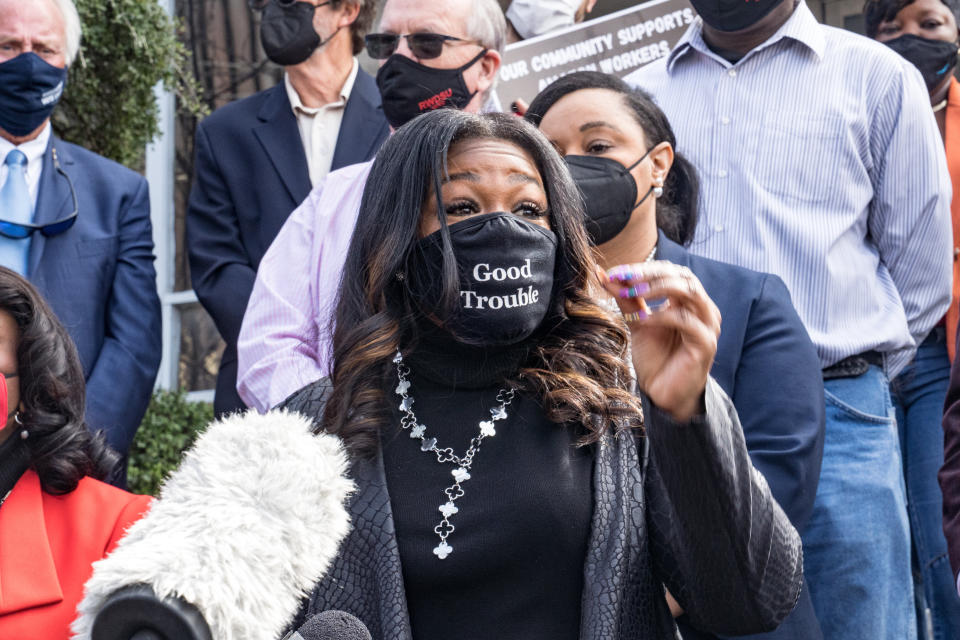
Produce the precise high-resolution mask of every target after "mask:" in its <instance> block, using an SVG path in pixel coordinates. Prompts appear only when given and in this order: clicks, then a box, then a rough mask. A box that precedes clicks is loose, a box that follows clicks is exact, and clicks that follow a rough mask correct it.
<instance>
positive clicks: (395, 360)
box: [393, 351, 403, 364]
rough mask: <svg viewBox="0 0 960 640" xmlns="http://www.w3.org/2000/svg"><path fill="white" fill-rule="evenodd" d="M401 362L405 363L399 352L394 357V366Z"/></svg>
mask: <svg viewBox="0 0 960 640" xmlns="http://www.w3.org/2000/svg"><path fill="white" fill-rule="evenodd" d="M401 362H403V356H402V355H400V352H399V351H397V355H395V356H393V364H400V363H401Z"/></svg>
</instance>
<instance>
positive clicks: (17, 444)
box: [0, 432, 30, 505]
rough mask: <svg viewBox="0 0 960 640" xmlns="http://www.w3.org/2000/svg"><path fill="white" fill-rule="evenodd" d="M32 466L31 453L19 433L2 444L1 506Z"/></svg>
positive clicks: (0, 472) (0, 447)
mask: <svg viewBox="0 0 960 640" xmlns="http://www.w3.org/2000/svg"><path fill="white" fill-rule="evenodd" d="M29 466H30V453H29V452H28V451H27V447H26V445H25V444H24V443H23V440H21V439H20V434H19V433H17V432H14V433H11V434H10V435H9V437H7V439H6V440H4V441H3V442H0V505H2V503H3V501H4V499H5V498H6V496H7V494H8V493H9V492H10V491H11V490H12V489H13V487H14V485H16V484H17V481H18V480H20V477H21V476H22V475H23V474H24V472H25V471H26V470H27V468H28V467H29Z"/></svg>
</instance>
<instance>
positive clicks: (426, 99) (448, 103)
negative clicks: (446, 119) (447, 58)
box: [377, 49, 487, 129]
mask: <svg viewBox="0 0 960 640" xmlns="http://www.w3.org/2000/svg"><path fill="white" fill-rule="evenodd" d="M486 53H487V50H486V49H484V50H483V51H481V52H480V53H478V54H477V55H476V56H475V57H474V58H473V59H472V60H471V61H470V62H468V63H467V64H465V65H463V66H462V67H457V68H456V69H434V68H433V67H425V66H423V65H422V64H419V63H418V62H415V61H414V60H411V59H410V58H408V57H406V56H402V55H400V54H397V53H395V54H393V55H392V56H390V58H389V59H388V60H387V61H386V62H385V63H384V65H383V66H382V67H380V71H378V72H377V87H379V88H380V99H381V102H382V104H383V115H384V116H386V118H387V122H389V123H390V126H391V127H393V128H394V129H399V128H400V127H401V126H403V125H405V124H406V123H408V122H410V121H411V120H413V119H414V118H416V117H417V116H418V115H420V114H421V113H426V112H427V111H433V110H434V109H439V108H440V107H453V108H454V109H463V108H464V107H466V106H467V104H469V103H470V100H471V99H473V96H474V95H475V94H476V91H474V92H473V93H471V92H470V91H468V90H467V83H466V82H465V81H464V79H463V72H464V71H466V70H467V69H469V68H470V67H472V66H473V65H474V64H476V62H477V61H478V60H480V58H482V57H483V56H484V54H486Z"/></svg>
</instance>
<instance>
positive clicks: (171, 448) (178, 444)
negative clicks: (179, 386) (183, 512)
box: [127, 391, 213, 495]
mask: <svg viewBox="0 0 960 640" xmlns="http://www.w3.org/2000/svg"><path fill="white" fill-rule="evenodd" d="M211 420H213V405H211V404H209V403H207V402H190V401H189V400H187V399H186V396H185V395H184V393H183V391H155V392H154V393H153V398H151V399H150V406H149V407H148V408H147V414H146V415H145V416H144V417H143V422H141V423H140V430H139V431H137V437H136V438H134V440H133V446H132V447H131V449H130V466H129V469H128V471H127V483H128V486H129V488H130V491H133V492H134V493H143V494H149V495H156V494H157V491H158V490H159V489H160V483H162V482H163V480H164V478H166V477H167V475H169V473H170V472H171V471H173V470H174V469H176V468H177V466H178V465H179V464H180V459H181V457H182V456H183V452H184V451H185V450H186V449H188V448H189V447H190V445H192V444H193V441H194V440H196V438H197V434H198V433H199V432H200V431H202V430H203V428H204V427H206V425H207V424H208V423H209V422H210V421H211Z"/></svg>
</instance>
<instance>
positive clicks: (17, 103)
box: [0, 51, 67, 136]
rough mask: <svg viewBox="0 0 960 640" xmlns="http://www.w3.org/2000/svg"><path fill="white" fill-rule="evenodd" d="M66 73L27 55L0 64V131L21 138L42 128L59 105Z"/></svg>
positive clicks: (33, 54)
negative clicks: (0, 129)
mask: <svg viewBox="0 0 960 640" xmlns="http://www.w3.org/2000/svg"><path fill="white" fill-rule="evenodd" d="M66 84H67V70H66V69H61V68H60V67H55V66H53V65H52V64H49V63H48V62H46V61H45V60H44V59H43V58H41V57H40V56H38V55H37V54H35V53H33V52H32V51H28V52H26V53H21V54H20V55H18V56H17V57H16V58H11V59H10V60H7V61H6V62H4V63H2V64H0V128H3V129H4V130H5V131H9V132H10V133H12V134H13V135H15V136H25V135H27V134H29V133H32V132H33V131H36V130H37V128H38V127H39V126H40V125H41V124H43V122H44V120H46V119H47V118H49V117H50V114H51V113H53V108H54V107H56V106H57V103H58V102H60V96H62V95H63V88H64V87H65V86H66Z"/></svg>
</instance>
